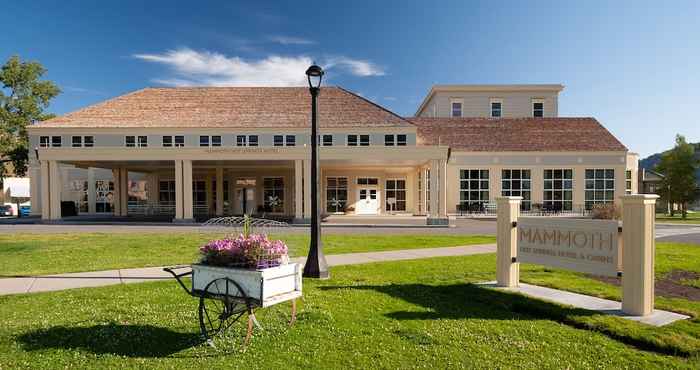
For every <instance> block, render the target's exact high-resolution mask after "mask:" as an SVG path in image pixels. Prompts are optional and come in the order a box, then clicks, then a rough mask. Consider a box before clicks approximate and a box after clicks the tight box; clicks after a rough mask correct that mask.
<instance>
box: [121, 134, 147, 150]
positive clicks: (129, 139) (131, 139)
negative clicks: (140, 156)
mask: <svg viewBox="0 0 700 370" xmlns="http://www.w3.org/2000/svg"><path fill="white" fill-rule="evenodd" d="M124 144H125V145H126V147H128V148H134V147H136V146H138V147H139V148H145V147H147V146H148V136H125V137H124Z"/></svg>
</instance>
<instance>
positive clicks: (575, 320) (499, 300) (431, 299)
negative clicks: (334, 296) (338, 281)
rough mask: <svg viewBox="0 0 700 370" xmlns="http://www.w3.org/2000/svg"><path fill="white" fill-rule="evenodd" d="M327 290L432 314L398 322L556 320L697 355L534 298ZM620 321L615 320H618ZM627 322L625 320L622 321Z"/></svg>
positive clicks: (627, 326) (447, 289)
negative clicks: (383, 298) (386, 299)
mask: <svg viewBox="0 0 700 370" xmlns="http://www.w3.org/2000/svg"><path fill="white" fill-rule="evenodd" d="M320 289H321V290H342V289H353V290H371V291H376V292H380V293H384V294H387V295H389V296H391V297H394V298H398V299H402V300H404V301H406V302H409V303H412V304H415V305H418V306H421V307H424V308H425V309H427V310H426V311H422V310H421V311H395V312H390V313H387V314H385V316H386V317H389V318H392V319H395V320H439V319H455V320H459V319H470V318H476V319H487V320H533V319H534V320H551V321H556V322H558V323H561V324H565V325H568V326H571V327H574V328H576V329H586V330H592V331H596V332H598V333H601V334H603V335H606V336H608V337H610V338H611V339H614V340H617V341H620V342H622V343H625V344H627V345H631V346H634V347H636V348H637V349H640V350H645V351H652V352H657V353H662V354H671V355H677V356H678V355H680V356H686V357H687V356H692V355H694V352H693V351H687V350H686V349H684V348H679V347H676V346H673V345H669V344H668V343H664V342H662V341H660V340H659V339H658V338H655V336H654V335H653V334H654V332H653V331H647V330H645V329H644V328H638V327H637V326H635V325H639V324H637V323H632V322H630V323H627V322H622V321H617V322H616V321H609V320H605V321H606V322H603V320H598V319H597V318H594V316H598V317H601V316H603V317H605V318H607V317H608V316H607V315H602V314H601V313H599V312H595V311H589V310H585V309H580V308H573V307H565V306H561V305H558V304H554V303H550V302H546V301H542V300H539V299H534V298H530V297H527V296H524V295H521V294H517V293H509V292H504V291H499V290H495V289H490V288H486V287H482V286H479V285H474V284H452V285H427V284H391V285H348V286H325V287H320ZM613 320H615V319H613ZM618 320H623V319H618Z"/></svg>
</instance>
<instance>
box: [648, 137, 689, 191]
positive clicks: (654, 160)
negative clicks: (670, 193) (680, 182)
mask: <svg viewBox="0 0 700 370" xmlns="http://www.w3.org/2000/svg"><path fill="white" fill-rule="evenodd" d="M690 144H691V145H693V146H694V147H695V158H698V159H699V160H700V143H690ZM663 153H666V152H661V153H656V154H652V155H650V156H648V157H646V158H643V159H640V160H639V168H645V169H647V170H652V171H653V170H654V168H655V167H656V165H658V164H659V162H660V161H661V155H662V154H663ZM695 178H696V179H697V181H698V184H700V169H699V170H698V171H696V172H695Z"/></svg>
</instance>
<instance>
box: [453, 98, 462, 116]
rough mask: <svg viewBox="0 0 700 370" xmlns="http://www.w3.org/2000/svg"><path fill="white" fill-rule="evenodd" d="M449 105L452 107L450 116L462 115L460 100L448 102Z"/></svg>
mask: <svg viewBox="0 0 700 370" xmlns="http://www.w3.org/2000/svg"><path fill="white" fill-rule="evenodd" d="M450 106H451V108H452V112H451V116H452V117H462V101H461V100H453V101H452V102H451V103H450Z"/></svg>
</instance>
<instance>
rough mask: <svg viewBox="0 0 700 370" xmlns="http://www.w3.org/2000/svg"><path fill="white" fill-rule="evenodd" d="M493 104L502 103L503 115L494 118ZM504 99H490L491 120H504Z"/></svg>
mask: <svg viewBox="0 0 700 370" xmlns="http://www.w3.org/2000/svg"><path fill="white" fill-rule="evenodd" d="M493 103H501V109H500V111H501V115H500V116H494V115H493ZM503 112H504V109H503V98H490V99H489V117H491V118H503Z"/></svg>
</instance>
